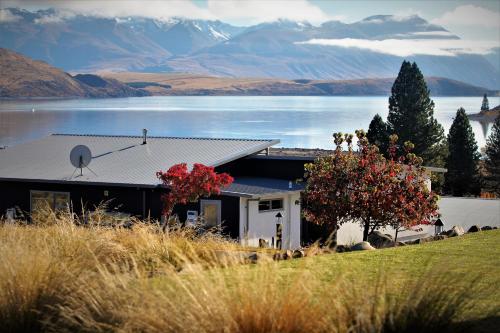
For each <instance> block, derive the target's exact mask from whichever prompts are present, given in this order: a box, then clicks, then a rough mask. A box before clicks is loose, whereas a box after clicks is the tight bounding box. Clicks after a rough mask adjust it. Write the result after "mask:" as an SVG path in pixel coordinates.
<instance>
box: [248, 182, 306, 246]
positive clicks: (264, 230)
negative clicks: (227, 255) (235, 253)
mask: <svg viewBox="0 0 500 333" xmlns="http://www.w3.org/2000/svg"><path fill="white" fill-rule="evenodd" d="M260 199H261V200H266V199H283V209H281V210H272V211H267V212H259V200H257V199H247V198H240V240H241V244H242V245H246V246H255V247H258V246H259V239H265V240H266V241H267V242H268V243H269V245H271V244H272V238H273V237H274V239H275V242H276V214H278V212H281V215H283V218H282V223H283V229H282V238H283V239H282V248H283V249H296V248H299V247H300V193H298V192H296V193H293V192H292V193H290V194H283V195H274V196H262V197H261V198H260ZM296 201H298V202H299V204H295V202H296ZM247 205H248V212H247ZM247 214H248V217H249V223H248V237H246V235H245V231H246V226H247Z"/></svg>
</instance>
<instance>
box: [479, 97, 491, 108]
mask: <svg viewBox="0 0 500 333" xmlns="http://www.w3.org/2000/svg"><path fill="white" fill-rule="evenodd" d="M489 109H490V103H489V102H488V95H487V94H484V96H483V103H481V111H488V110H489Z"/></svg>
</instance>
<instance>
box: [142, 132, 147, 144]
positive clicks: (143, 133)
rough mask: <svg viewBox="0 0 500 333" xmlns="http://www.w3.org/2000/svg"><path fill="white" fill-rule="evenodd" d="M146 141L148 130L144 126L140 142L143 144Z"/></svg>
mask: <svg viewBox="0 0 500 333" xmlns="http://www.w3.org/2000/svg"><path fill="white" fill-rule="evenodd" d="M146 143H148V130H147V129H145V128H144V129H143V130H142V144H143V145H145V144H146Z"/></svg>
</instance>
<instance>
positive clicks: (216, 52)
mask: <svg viewBox="0 0 500 333" xmlns="http://www.w3.org/2000/svg"><path fill="white" fill-rule="evenodd" d="M8 10H9V11H10V14H11V15H9V17H10V18H11V19H9V20H8V21H5V20H4V21H2V22H0V35H1V36H2V38H1V39H0V47H5V48H9V49H12V50H15V51H17V52H20V53H22V54H25V55H27V56H29V57H31V58H34V59H39V60H43V61H45V62H47V63H49V64H51V65H53V66H56V67H59V68H62V69H63V70H65V71H69V72H87V73H88V72H98V71H136V72H167V73H191V74H199V75H209V76H223V77H259V78H280V79H292V80H293V79H309V80H352V79H364V78H386V77H394V76H395V75H396V74H397V71H398V70H399V67H400V65H401V62H402V60H403V59H408V60H411V61H416V62H417V63H418V65H419V67H420V68H421V69H422V71H423V73H424V75H425V76H429V77H430V76H433V77H445V78H449V79H453V80H458V81H463V82H467V83H469V84H473V85H477V86H482V87H486V88H489V89H494V90H496V89H499V88H500V79H499V78H500V70H499V68H498V49H497V50H496V51H495V52H496V53H494V54H490V55H488V56H483V55H479V54H455V55H425V54H421V55H420V54H417V55H412V56H406V57H402V56H397V55H394V54H389V53H384V52H379V51H374V50H370V49H367V48H361V47H342V46H331V45H318V44H314V43H310V41H313V40H329V39H351V40H368V41H381V40H388V39H390V40H427V41H428V40H436V39H439V40H458V39H459V37H458V36H456V35H454V34H453V33H451V32H449V31H447V30H446V29H445V28H444V27H441V26H438V25H434V24H431V23H429V22H427V21H426V20H424V19H423V18H421V17H419V16H408V17H404V18H402V17H396V16H391V15H376V16H371V17H368V18H365V19H364V20H361V21H358V22H354V23H343V22H340V21H329V22H325V23H323V24H321V25H320V26H313V25H311V24H309V23H307V22H295V21H287V20H278V21H276V22H270V23H262V24H258V25H254V26H250V27H237V26H233V25H230V24H226V23H224V22H221V21H207V20H190V19H182V18H170V19H168V20H155V19H150V18H144V17H115V18H103V17H94V16H83V15H74V16H70V17H59V16H58V13H57V12H56V11H54V10H52V9H48V10H40V11H37V12H30V11H27V10H21V9H16V8H11V9H8Z"/></svg>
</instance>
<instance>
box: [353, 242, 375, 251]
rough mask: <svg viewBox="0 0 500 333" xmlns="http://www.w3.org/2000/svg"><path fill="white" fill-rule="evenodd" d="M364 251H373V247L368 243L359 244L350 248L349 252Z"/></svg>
mask: <svg viewBox="0 0 500 333" xmlns="http://www.w3.org/2000/svg"><path fill="white" fill-rule="evenodd" d="M366 250H375V248H374V247H373V246H371V244H370V243H369V242H360V243H357V244H354V245H353V246H352V247H351V251H366Z"/></svg>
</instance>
